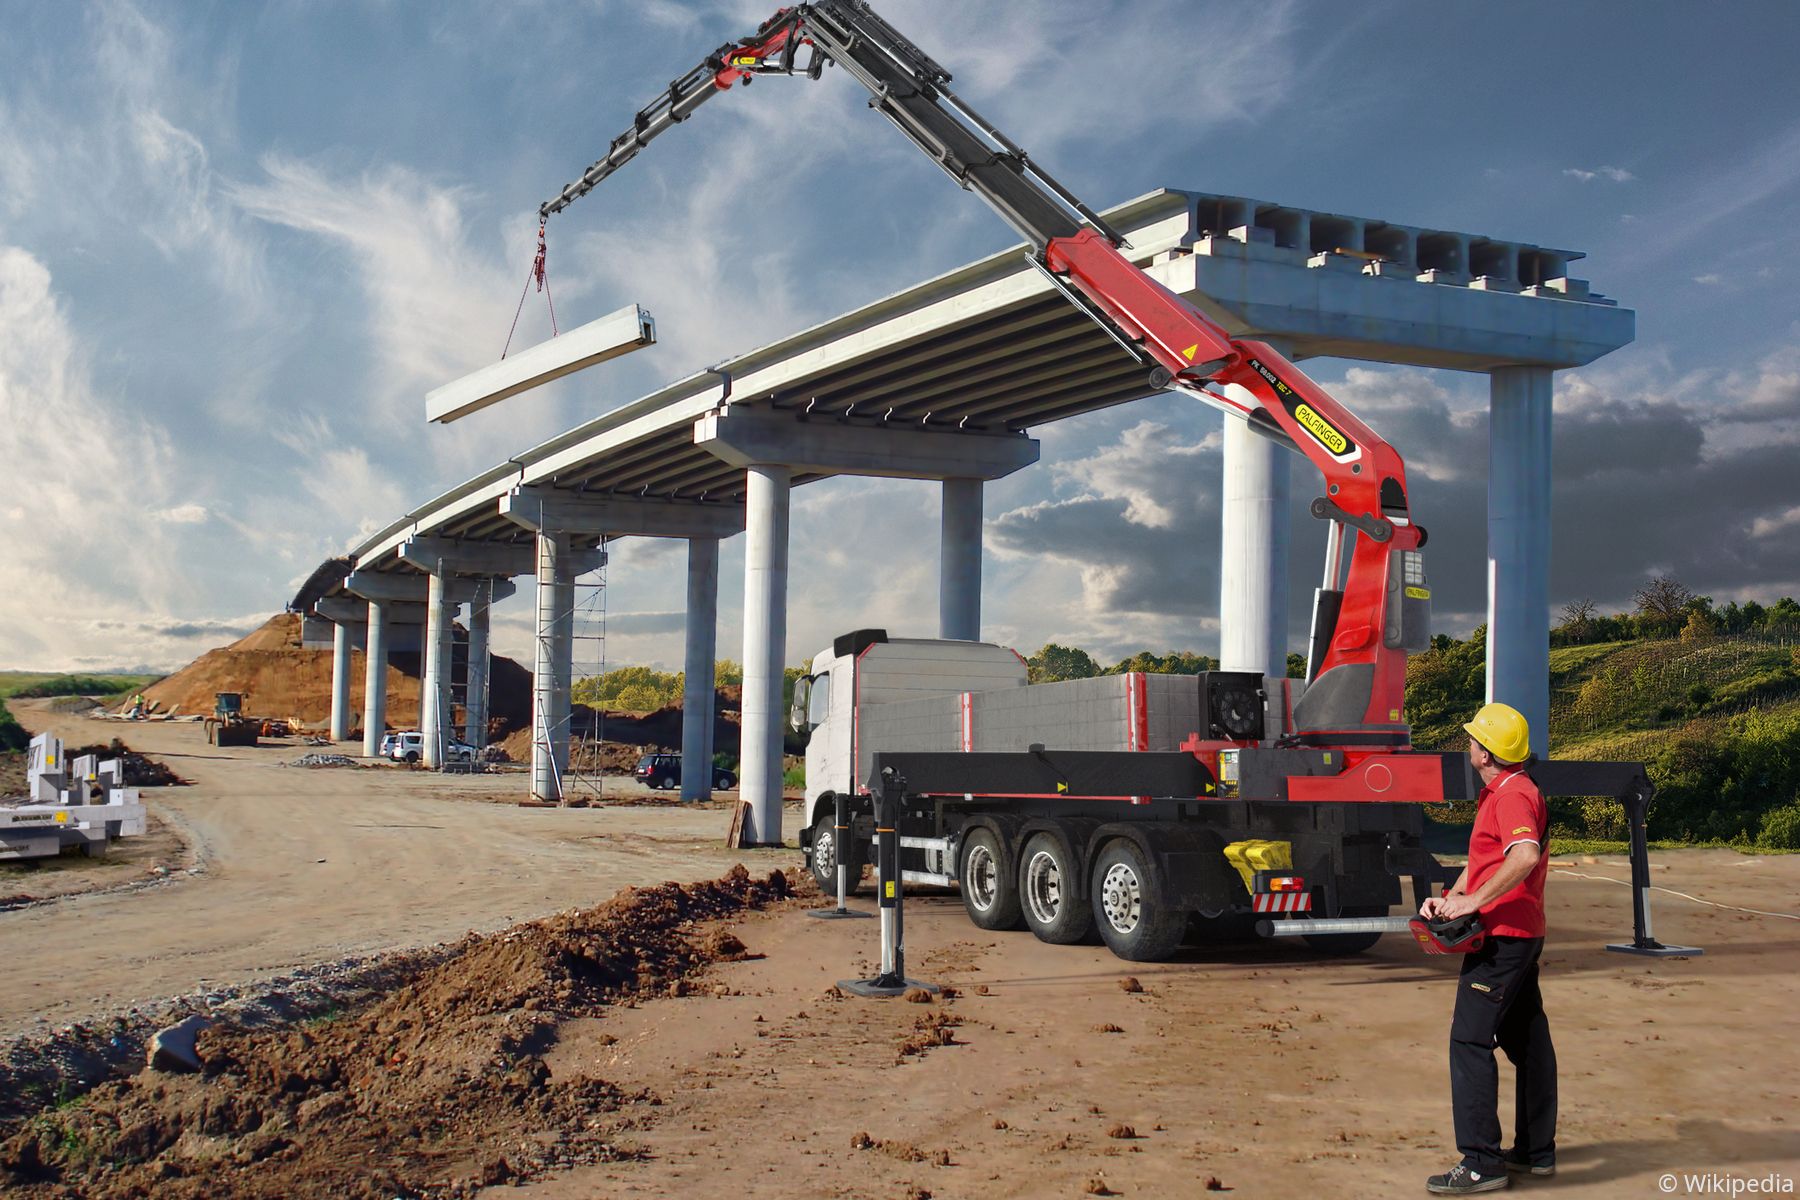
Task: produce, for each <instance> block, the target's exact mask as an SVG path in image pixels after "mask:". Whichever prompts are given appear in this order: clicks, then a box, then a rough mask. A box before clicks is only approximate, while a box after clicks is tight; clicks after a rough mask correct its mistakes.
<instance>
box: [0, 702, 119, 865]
mask: <svg viewBox="0 0 1800 1200" xmlns="http://www.w3.org/2000/svg"><path fill="white" fill-rule="evenodd" d="M26 780H27V785H28V788H29V793H28V795H27V797H26V799H25V802H24V803H22V804H17V805H12V806H5V807H0V860H6V859H20V858H48V857H51V856H53V855H56V854H60V853H61V852H62V850H63V848H64V847H65V846H79V847H80V848H81V852H82V853H83V854H85V855H87V856H88V857H90V858H101V857H104V856H105V854H106V850H107V846H108V845H109V843H110V842H111V840H112V839H113V838H119V837H134V836H137V835H140V834H142V833H143V832H144V829H145V826H146V824H147V815H146V813H145V810H144V806H143V804H142V803H141V802H140V801H139V800H138V792H137V789H136V788H128V787H125V786H124V783H125V768H124V764H122V763H121V762H119V761H118V760H117V759H108V760H107V761H105V762H101V761H100V759H99V756H98V755H93V754H84V755H82V756H81V757H80V758H77V759H76V760H75V761H74V762H73V763H71V762H69V761H68V760H67V759H66V758H65V756H64V755H63V744H62V739H61V738H59V737H57V736H56V735H55V734H50V733H40V734H38V735H37V736H36V737H34V738H32V739H31V751H30V760H29V765H28V766H27V768H26ZM95 792H98V793H99V795H97V796H96V795H94V793H95Z"/></svg>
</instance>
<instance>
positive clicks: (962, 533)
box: [938, 479, 982, 642]
mask: <svg viewBox="0 0 1800 1200" xmlns="http://www.w3.org/2000/svg"><path fill="white" fill-rule="evenodd" d="M981 493H982V487H981V480H979V479H946V480H944V510H943V524H942V532H941V534H940V540H939V543H938V636H939V637H941V638H954V639H957V640H959V641H965V642H978V641H980V640H981Z"/></svg>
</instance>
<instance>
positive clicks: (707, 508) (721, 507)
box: [500, 486, 744, 573]
mask: <svg viewBox="0 0 1800 1200" xmlns="http://www.w3.org/2000/svg"><path fill="white" fill-rule="evenodd" d="M500 515H501V516H503V517H506V518H507V519H508V520H510V521H512V522H513V523H514V524H516V525H519V526H522V527H523V528H525V529H530V530H534V531H539V532H542V531H552V532H563V533H588V534H598V535H604V536H607V537H671V538H694V537H714V538H722V537H730V536H731V535H732V534H734V533H741V532H743V528H744V506H743V505H741V504H701V503H697V502H695V501H691V500H686V501H684V500H650V499H635V498H633V497H630V496H583V495H579V494H577V493H575V492H562V491H557V490H556V489H554V488H547V487H538V486H532V487H522V488H514V489H513V490H512V491H511V492H508V493H507V494H506V495H504V496H502V497H500ZM596 565H598V564H597V563H596ZM589 569H590V570H591V569H592V568H589ZM578 573H580V572H578Z"/></svg>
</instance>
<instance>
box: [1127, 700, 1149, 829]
mask: <svg viewBox="0 0 1800 1200" xmlns="http://www.w3.org/2000/svg"><path fill="white" fill-rule="evenodd" d="M1125 708H1126V711H1125V722H1126V726H1127V728H1126V730H1125V745H1126V747H1127V748H1128V749H1131V750H1148V749H1149V748H1150V685H1149V682H1148V681H1147V680H1146V679H1145V678H1144V674H1143V672H1142V671H1130V672H1127V673H1126V675H1125ZM1131 802H1132V803H1133V804H1148V803H1150V797H1148V796H1133V797H1131Z"/></svg>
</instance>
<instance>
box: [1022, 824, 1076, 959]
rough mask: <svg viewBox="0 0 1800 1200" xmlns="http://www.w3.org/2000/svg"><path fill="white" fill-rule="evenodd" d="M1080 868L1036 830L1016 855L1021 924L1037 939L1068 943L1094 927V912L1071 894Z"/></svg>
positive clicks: (1056, 843) (1053, 840)
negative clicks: (1028, 928)
mask: <svg viewBox="0 0 1800 1200" xmlns="http://www.w3.org/2000/svg"><path fill="white" fill-rule="evenodd" d="M1080 869H1081V868H1080V866H1079V864H1077V863H1076V862H1075V861H1073V859H1072V856H1071V855H1070V854H1069V852H1068V851H1067V850H1066V849H1064V848H1063V844H1062V841H1061V840H1060V839H1058V838H1056V837H1054V836H1053V835H1051V834H1048V833H1036V834H1033V835H1032V836H1031V840H1030V841H1028V842H1026V843H1025V850H1024V852H1023V853H1022V854H1020V855H1019V896H1020V901H1021V905H1020V906H1021V908H1022V909H1023V911H1024V914H1025V924H1026V925H1027V926H1029V927H1030V929H1031V932H1033V933H1035V934H1037V935H1038V939H1039V940H1040V941H1045V942H1051V943H1053V944H1055V945H1058V946H1070V945H1073V944H1074V943H1076V942H1079V941H1080V940H1081V939H1082V938H1084V937H1086V936H1087V935H1088V934H1089V933H1090V932H1091V931H1092V930H1093V928H1094V914H1093V913H1092V912H1091V911H1089V909H1088V906H1087V905H1085V904H1083V903H1081V901H1079V900H1077V899H1076V898H1075V880H1076V878H1077V875H1076V872H1077V871H1079V870H1080Z"/></svg>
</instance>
